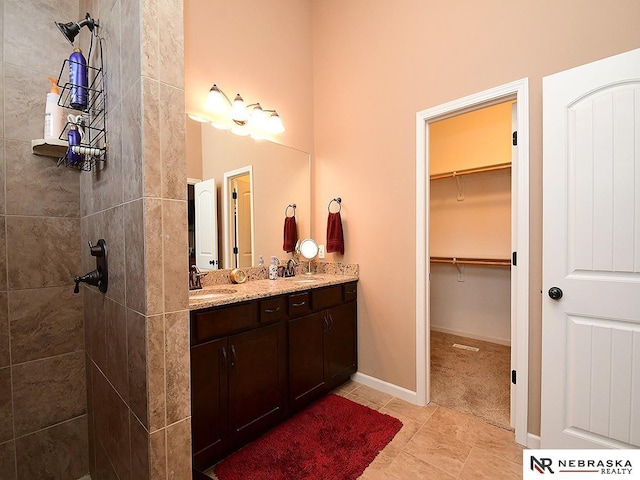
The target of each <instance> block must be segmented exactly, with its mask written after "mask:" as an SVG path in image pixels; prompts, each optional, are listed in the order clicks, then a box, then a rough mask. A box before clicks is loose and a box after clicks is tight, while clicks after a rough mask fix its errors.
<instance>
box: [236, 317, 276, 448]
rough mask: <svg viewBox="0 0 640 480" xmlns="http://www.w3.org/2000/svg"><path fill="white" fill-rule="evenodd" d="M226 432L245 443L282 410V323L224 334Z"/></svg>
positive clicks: (269, 424) (240, 442) (239, 441)
mask: <svg viewBox="0 0 640 480" xmlns="http://www.w3.org/2000/svg"><path fill="white" fill-rule="evenodd" d="M228 345H229V368H228V371H229V434H230V437H231V443H232V446H233V447H234V448H235V447H236V446H238V445H240V444H242V443H245V442H247V441H249V440H251V439H252V438H254V437H255V436H257V435H258V434H259V433H262V432H263V431H265V430H266V429H267V428H269V427H270V426H272V425H274V424H275V423H276V422H278V421H279V420H281V419H282V418H284V415H285V414H286V411H285V410H286V401H287V399H286V392H287V385H286V382H287V376H286V365H287V357H286V353H287V352H286V337H285V324H284V323H277V324H273V325H269V326H266V327H262V328H258V329H256V330H251V331H249V332H246V333H241V334H238V335H233V336H230V337H228Z"/></svg>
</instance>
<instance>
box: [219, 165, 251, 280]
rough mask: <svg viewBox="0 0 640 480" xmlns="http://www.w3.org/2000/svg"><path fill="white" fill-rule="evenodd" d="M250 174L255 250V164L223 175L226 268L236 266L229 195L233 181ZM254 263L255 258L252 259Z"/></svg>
mask: <svg viewBox="0 0 640 480" xmlns="http://www.w3.org/2000/svg"><path fill="white" fill-rule="evenodd" d="M245 175H249V188H251V251H252V252H255V245H254V242H255V235H254V232H255V228H256V227H255V222H254V211H253V166H252V165H247V166H246V167H240V168H237V169H235V170H230V171H228V172H225V173H224V175H223V179H224V180H223V187H222V211H223V212H224V213H223V215H222V216H223V217H224V218H223V220H224V221H223V225H224V227H223V228H224V261H225V264H224V268H234V267H232V266H231V264H232V261H231V260H232V258H233V248H232V246H231V228H232V226H231V221H230V219H229V217H230V212H231V202H230V201H229V195H230V194H231V181H232V180H233V179H234V178H236V177H243V176H245ZM251 263H252V264H254V262H253V259H252V261H251Z"/></svg>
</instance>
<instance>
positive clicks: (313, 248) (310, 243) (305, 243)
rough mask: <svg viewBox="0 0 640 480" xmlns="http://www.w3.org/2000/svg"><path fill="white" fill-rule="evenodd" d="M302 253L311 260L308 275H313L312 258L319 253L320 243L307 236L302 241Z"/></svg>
mask: <svg viewBox="0 0 640 480" xmlns="http://www.w3.org/2000/svg"><path fill="white" fill-rule="evenodd" d="M300 255H302V256H303V257H304V258H305V259H307V260H308V261H309V268H308V269H307V273H306V275H312V273H311V260H313V259H314V258H316V255H318V244H317V243H316V242H315V240H313V239H311V238H305V239H304V240H302V242H300Z"/></svg>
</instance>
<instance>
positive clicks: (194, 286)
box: [189, 265, 207, 290]
mask: <svg viewBox="0 0 640 480" xmlns="http://www.w3.org/2000/svg"><path fill="white" fill-rule="evenodd" d="M206 274H207V272H204V273H203V272H201V271H200V269H199V268H198V267H197V265H191V268H190V269H189V290H199V289H201V288H202V283H201V282H200V279H201V278H202V277H204V276H205V275H206Z"/></svg>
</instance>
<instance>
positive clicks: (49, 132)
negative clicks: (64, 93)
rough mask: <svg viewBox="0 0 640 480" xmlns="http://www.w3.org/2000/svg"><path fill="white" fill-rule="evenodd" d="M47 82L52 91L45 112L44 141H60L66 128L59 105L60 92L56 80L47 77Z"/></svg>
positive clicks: (48, 94) (48, 96)
mask: <svg viewBox="0 0 640 480" xmlns="http://www.w3.org/2000/svg"><path fill="white" fill-rule="evenodd" d="M47 80H49V81H50V82H51V90H50V91H49V93H47V104H46V107H45V110H44V139H45V140H58V139H59V138H60V133H62V129H63V128H64V123H63V122H64V117H63V113H64V112H63V111H62V107H61V106H60V105H58V100H60V90H59V89H58V84H57V82H56V79H55V78H53V77H47Z"/></svg>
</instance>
